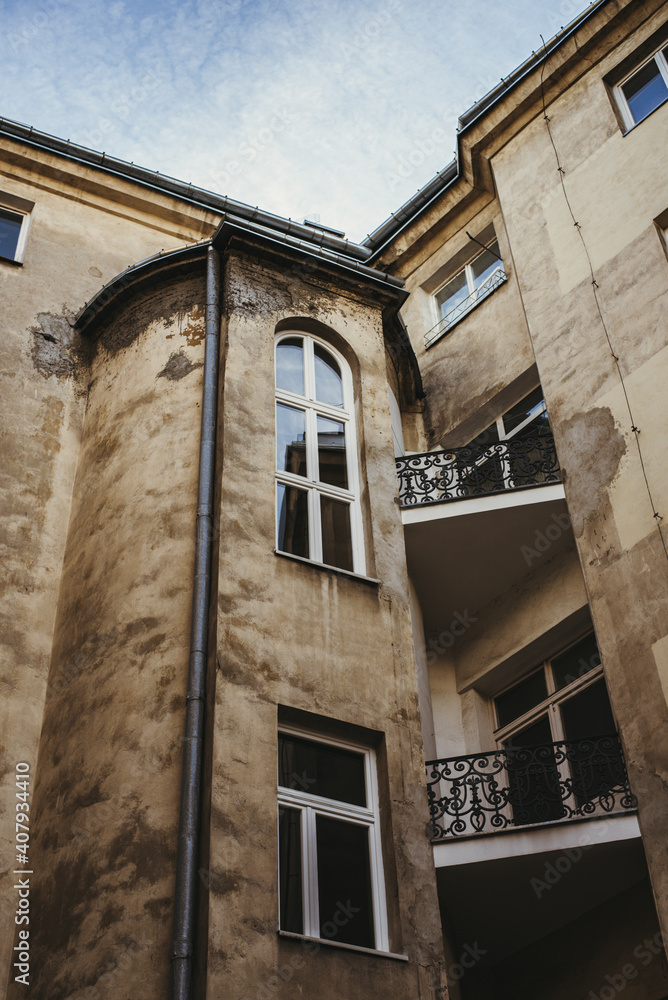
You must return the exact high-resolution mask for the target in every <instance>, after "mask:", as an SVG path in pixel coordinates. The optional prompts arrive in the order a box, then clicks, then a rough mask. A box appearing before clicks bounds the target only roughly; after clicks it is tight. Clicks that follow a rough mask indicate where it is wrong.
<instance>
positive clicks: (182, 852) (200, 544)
mask: <svg viewBox="0 0 668 1000" xmlns="http://www.w3.org/2000/svg"><path fill="white" fill-rule="evenodd" d="M219 287H220V276H219V263H218V253H217V251H216V250H214V248H213V246H209V249H208V252H207V267H206V341H205V351H204V382H203V386H202V426H201V436H200V446H199V482H198V490H197V527H196V539H195V578H194V581H193V605H192V624H191V629H190V663H189V667H188V694H187V696H186V727H185V737H184V744H183V774H182V779H181V812H180V818H179V841H178V850H177V856H176V890H175V894H174V936H173V939H172V997H173V1000H190V997H191V984H192V972H193V953H194V950H195V940H194V939H195V916H196V906H197V862H198V852H199V839H200V791H201V779H202V763H203V746H204V717H205V703H206V669H207V646H208V642H207V638H208V631H209V593H210V589H211V549H212V540H213V496H214V465H215V454H216V408H217V394H218V350H219V339H220V321H219V313H220V305H219Z"/></svg>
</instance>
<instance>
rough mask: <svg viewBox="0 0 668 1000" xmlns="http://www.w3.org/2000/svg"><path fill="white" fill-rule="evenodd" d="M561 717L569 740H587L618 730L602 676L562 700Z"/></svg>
mask: <svg viewBox="0 0 668 1000" xmlns="http://www.w3.org/2000/svg"><path fill="white" fill-rule="evenodd" d="M561 718H562V721H563V724H564V733H565V736H566V739H567V740H585V739H589V738H590V737H591V738H594V737H597V736H610V735H612V733H614V732H616V731H617V727H616V726H615V720H614V719H613V717H612V709H611V708H610V699H609V698H608V691H607V688H606V686H605V681H604V680H603V678H601V680H600V681H596V682H595V683H594V684H590V685H589V687H586V688H585V689H584V691H580V692H579V694H576V695H573V697H572V698H569V699H568V701H564V702H562V705H561Z"/></svg>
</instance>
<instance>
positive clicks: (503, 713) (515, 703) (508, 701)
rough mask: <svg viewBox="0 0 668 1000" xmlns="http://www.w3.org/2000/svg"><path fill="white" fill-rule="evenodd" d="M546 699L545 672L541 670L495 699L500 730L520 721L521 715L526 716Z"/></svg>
mask: <svg viewBox="0 0 668 1000" xmlns="http://www.w3.org/2000/svg"><path fill="white" fill-rule="evenodd" d="M546 698H547V685H546V683H545V671H544V670H543V669H542V668H541V669H540V670H537V671H536V673H534V674H531V676H530V677H527V678H526V679H525V680H523V681H520V682H519V684H515V686H514V687H511V688H510V690H509V691H505V692H504V693H503V694H500V695H499V697H498V698H495V699H494V702H495V704H496V713H497V716H498V720H499V728H501V727H502V726H507V725H508V723H509V722H512V721H513V719H519V717H520V716H521V715H524V713H525V712H528V711H529V709H530V708H533V707H534V706H535V705H539V704H540V703H541V701H544V700H545V699H546Z"/></svg>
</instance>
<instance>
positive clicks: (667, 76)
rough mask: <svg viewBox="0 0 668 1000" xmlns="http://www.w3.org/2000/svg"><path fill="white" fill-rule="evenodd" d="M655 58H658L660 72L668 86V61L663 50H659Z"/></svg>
mask: <svg viewBox="0 0 668 1000" xmlns="http://www.w3.org/2000/svg"><path fill="white" fill-rule="evenodd" d="M654 58H655V59H656V64H657V66H658V67H659V73H660V74H661V76H662V77H663V80H664V83H665V84H666V86H667V87H668V61H666V57H665V56H664V54H663V52H662V51H659V52H657V54H656V55H655V57H654Z"/></svg>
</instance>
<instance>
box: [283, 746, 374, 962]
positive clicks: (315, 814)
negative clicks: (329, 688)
mask: <svg viewBox="0 0 668 1000" xmlns="http://www.w3.org/2000/svg"><path fill="white" fill-rule="evenodd" d="M379 827H380V824H379V817H378V790H377V784H376V770H375V756H374V753H373V751H372V750H370V749H367V748H364V747H359V746H351V745H349V744H343V743H340V742H339V741H337V740H330V739H323V738H321V737H317V738H316V737H315V736H313V735H312V734H311V733H303V732H301V731H296V730H291V729H282V730H281V731H280V732H279V736H278V840H279V843H278V855H279V894H280V897H279V914H280V928H281V930H283V931H289V932H292V933H294V934H303V935H305V936H307V937H314V938H320V939H324V940H327V941H332V942H339V943H342V944H349V945H356V946H358V947H361V948H370V949H373V950H376V951H387V950H388V934H387V916H386V911H385V889H384V882H383V870H382V859H381V848H380V828H379Z"/></svg>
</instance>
